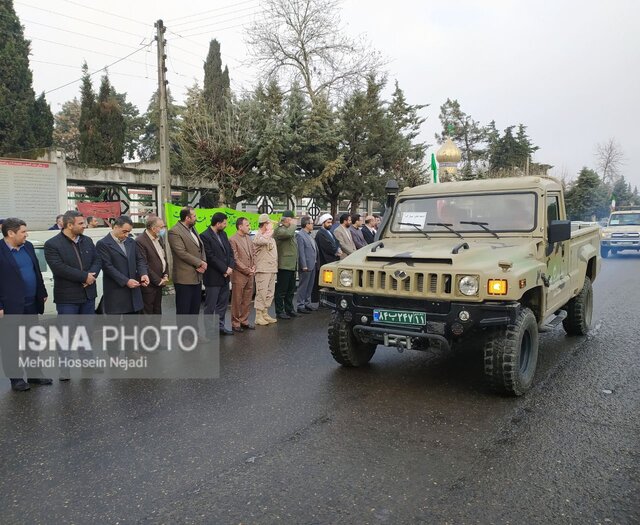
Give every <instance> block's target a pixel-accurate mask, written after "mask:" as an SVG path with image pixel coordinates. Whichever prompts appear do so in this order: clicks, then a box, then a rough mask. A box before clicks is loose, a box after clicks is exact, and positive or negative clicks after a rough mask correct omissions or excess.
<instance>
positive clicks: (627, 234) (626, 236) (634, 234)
mask: <svg viewBox="0 0 640 525" xmlns="http://www.w3.org/2000/svg"><path fill="white" fill-rule="evenodd" d="M639 237H640V233H638V232H625V233H612V234H611V238H612V239H638V238H639Z"/></svg>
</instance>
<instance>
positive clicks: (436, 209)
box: [391, 192, 536, 234]
mask: <svg viewBox="0 0 640 525" xmlns="http://www.w3.org/2000/svg"><path fill="white" fill-rule="evenodd" d="M468 222H480V223H484V224H485V225H486V227H487V228H489V229H490V230H492V231H494V232H530V231H533V229H534V228H535V227H536V194H535V193H531V192H527V193H500V194H496V193H491V194H474V195H452V196H449V195H447V196H446V197H445V196H433V197H415V198H408V199H403V200H402V201H400V202H399V203H398V206H397V207H396V212H395V215H394V217H393V220H392V221H391V231H392V232H393V233H405V232H407V233H409V232H414V233H415V232H416V228H415V227H414V226H411V225H412V224H415V225H417V226H419V227H420V228H421V229H422V230H424V231H427V232H429V233H432V232H434V233H435V232H438V233H445V234H451V232H450V231H448V229H447V228H443V227H442V226H438V225H436V224H429V223H442V224H448V225H451V228H453V229H454V230H455V231H456V232H459V233H470V232H474V233H484V234H488V232H487V231H486V230H485V229H483V228H482V227H481V226H479V225H477V224H467V223H468ZM401 223H403V224H401Z"/></svg>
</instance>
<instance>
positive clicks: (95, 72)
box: [44, 42, 153, 95]
mask: <svg viewBox="0 0 640 525" xmlns="http://www.w3.org/2000/svg"><path fill="white" fill-rule="evenodd" d="M151 44H153V42H150V43H148V44H146V45H144V46H142V47H140V48H139V49H136V50H135V51H134V52H133V53H129V54H128V55H126V56H124V57H122V58H120V59H118V60H116V61H115V62H112V63H111V64H107V65H106V66H104V67H103V68H100V69H98V70H96V71H94V72H93V73H89V77H92V76H93V75H96V74H97V73H100V72H101V71H104V70H105V69H108V68H110V67H111V66H115V65H116V64H117V63H119V62H122V61H123V60H126V59H128V58H129V57H130V56H132V55H135V54H136V53H139V52H140V51H142V50H143V49H146V48H148V47H149V46H151ZM83 78H84V75H83V76H82V77H80V78H77V79H76V80H72V81H71V82H67V83H66V84H63V85H62V86H58V87H56V88H53V89H50V90H49V91H45V92H44V94H45V95H48V94H49V93H52V92H54V91H58V90H59V89H62V88H65V87H67V86H70V85H72V84H75V83H76V82H80V81H81V80H82V79H83Z"/></svg>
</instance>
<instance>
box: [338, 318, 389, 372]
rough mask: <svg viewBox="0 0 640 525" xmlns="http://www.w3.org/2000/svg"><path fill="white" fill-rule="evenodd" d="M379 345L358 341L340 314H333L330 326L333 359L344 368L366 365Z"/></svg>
mask: <svg viewBox="0 0 640 525" xmlns="http://www.w3.org/2000/svg"><path fill="white" fill-rule="evenodd" d="M377 346H378V345H376V344H374V343H363V342H362V341H360V340H358V339H357V338H356V337H355V335H353V331H352V330H351V327H350V326H349V324H348V323H347V322H346V321H345V320H344V319H343V318H342V315H341V314H339V313H338V312H333V313H332V315H331V321H330V324H329V349H330V350H331V355H332V356H333V358H334V359H335V360H336V361H337V362H338V363H340V364H341V365H342V366H349V367H358V366H363V365H366V364H367V363H368V362H369V361H371V358H372V357H373V354H375V352H376V347H377Z"/></svg>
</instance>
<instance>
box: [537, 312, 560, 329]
mask: <svg viewBox="0 0 640 525" xmlns="http://www.w3.org/2000/svg"><path fill="white" fill-rule="evenodd" d="M566 318H567V312H566V311H565V310H558V311H557V312H556V313H555V314H552V315H550V316H549V317H547V318H546V319H545V320H544V323H543V324H542V325H541V326H540V327H539V328H538V332H541V333H542V332H551V331H552V330H555V329H556V328H557V327H558V325H559V324H560V323H561V322H562V321H564V320H565V319H566Z"/></svg>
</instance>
